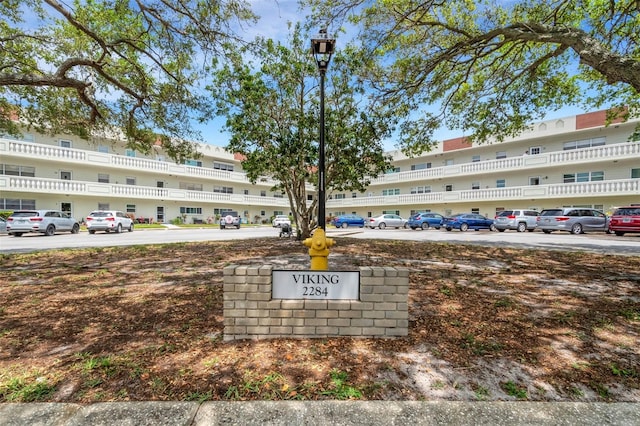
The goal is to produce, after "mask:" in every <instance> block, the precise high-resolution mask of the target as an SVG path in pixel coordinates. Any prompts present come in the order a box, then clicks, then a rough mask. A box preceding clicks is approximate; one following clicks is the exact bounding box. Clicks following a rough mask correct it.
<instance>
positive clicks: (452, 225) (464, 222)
mask: <svg viewBox="0 0 640 426" xmlns="http://www.w3.org/2000/svg"><path fill="white" fill-rule="evenodd" d="M442 226H444V228H445V229H446V230H447V231H451V230H452V229H459V230H460V231H462V232H465V231H467V230H468V229H473V230H474V231H479V230H480V229H489V230H491V231H495V230H496V227H495V225H494V224H493V219H489V218H488V217H485V216H482V215H481V214H476V213H460V214H456V215H453V216H451V217H445V218H444V222H443V223H442Z"/></svg>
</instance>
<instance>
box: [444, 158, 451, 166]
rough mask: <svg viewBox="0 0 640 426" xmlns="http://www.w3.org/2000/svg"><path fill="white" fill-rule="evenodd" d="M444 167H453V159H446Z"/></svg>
mask: <svg viewBox="0 0 640 426" xmlns="http://www.w3.org/2000/svg"><path fill="white" fill-rule="evenodd" d="M444 165H445V166H453V158H448V159H446V160H444Z"/></svg>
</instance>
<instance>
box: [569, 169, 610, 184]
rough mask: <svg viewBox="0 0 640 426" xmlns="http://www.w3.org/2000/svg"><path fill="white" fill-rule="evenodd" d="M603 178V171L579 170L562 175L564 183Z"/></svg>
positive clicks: (594, 180)
mask: <svg viewBox="0 0 640 426" xmlns="http://www.w3.org/2000/svg"><path fill="white" fill-rule="evenodd" d="M603 180H604V172H603V171H595V172H579V173H565V174H563V175H562V181H563V182H564V183H574V182H598V181H603Z"/></svg>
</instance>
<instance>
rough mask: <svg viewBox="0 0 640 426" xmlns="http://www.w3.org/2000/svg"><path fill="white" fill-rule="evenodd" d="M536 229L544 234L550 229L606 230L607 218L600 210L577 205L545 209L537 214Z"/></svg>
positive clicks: (581, 231)
mask: <svg viewBox="0 0 640 426" xmlns="http://www.w3.org/2000/svg"><path fill="white" fill-rule="evenodd" d="M538 229H540V230H542V232H544V233H545V234H549V233H550V232H552V231H567V232H571V233H572V234H583V233H585V232H593V231H599V232H606V231H607V229H608V218H607V216H606V215H605V214H604V213H602V212H601V211H600V210H596V209H585V208H578V207H571V208H562V209H545V210H542V211H541V212H540V216H538Z"/></svg>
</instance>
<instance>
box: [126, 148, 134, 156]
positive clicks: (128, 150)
mask: <svg viewBox="0 0 640 426" xmlns="http://www.w3.org/2000/svg"><path fill="white" fill-rule="evenodd" d="M124 155H126V156H127V157H135V156H136V151H135V150H133V149H129V148H127V149H125V150H124Z"/></svg>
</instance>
